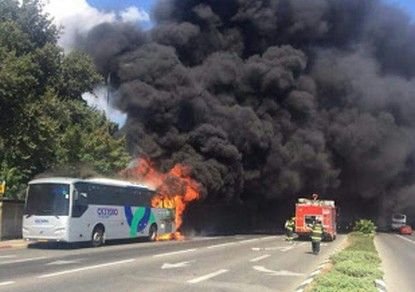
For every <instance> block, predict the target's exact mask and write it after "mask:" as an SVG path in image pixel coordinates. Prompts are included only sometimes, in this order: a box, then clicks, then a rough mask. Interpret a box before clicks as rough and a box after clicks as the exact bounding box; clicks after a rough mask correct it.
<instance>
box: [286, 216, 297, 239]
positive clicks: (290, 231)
mask: <svg viewBox="0 0 415 292" xmlns="http://www.w3.org/2000/svg"><path fill="white" fill-rule="evenodd" d="M284 226H285V232H286V235H287V238H286V239H285V240H287V241H292V240H293V238H294V236H293V235H294V227H295V217H292V218H291V219H287V221H285V225H284Z"/></svg>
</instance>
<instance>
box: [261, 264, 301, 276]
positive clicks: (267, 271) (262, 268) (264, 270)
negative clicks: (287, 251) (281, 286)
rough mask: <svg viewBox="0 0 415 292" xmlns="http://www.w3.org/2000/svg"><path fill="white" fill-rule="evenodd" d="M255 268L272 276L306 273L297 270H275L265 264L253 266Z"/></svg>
mask: <svg viewBox="0 0 415 292" xmlns="http://www.w3.org/2000/svg"><path fill="white" fill-rule="evenodd" d="M253 268H254V270H257V271H259V272H264V273H267V274H269V275H271V276H303V275H304V274H303V273H295V272H290V271H285V270H281V271H273V270H270V269H267V268H265V267H263V266H253Z"/></svg>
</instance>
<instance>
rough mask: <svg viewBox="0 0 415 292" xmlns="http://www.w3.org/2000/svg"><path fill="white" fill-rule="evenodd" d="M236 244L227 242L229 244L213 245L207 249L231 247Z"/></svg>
mask: <svg viewBox="0 0 415 292" xmlns="http://www.w3.org/2000/svg"><path fill="white" fill-rule="evenodd" d="M234 244H236V242H227V243H221V244H215V245H211V246H208V247H207V248H209V249H210V248H217V247H223V246H229V245H234Z"/></svg>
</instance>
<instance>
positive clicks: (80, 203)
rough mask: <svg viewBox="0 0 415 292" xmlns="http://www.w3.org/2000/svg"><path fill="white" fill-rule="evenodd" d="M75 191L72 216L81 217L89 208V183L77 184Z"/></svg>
mask: <svg viewBox="0 0 415 292" xmlns="http://www.w3.org/2000/svg"><path fill="white" fill-rule="evenodd" d="M75 192H76V196H74V201H73V207H72V217H74V218H79V217H81V216H82V214H83V213H85V211H86V209H88V185H87V184H83V183H78V184H75Z"/></svg>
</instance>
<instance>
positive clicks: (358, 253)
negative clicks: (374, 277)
mask: <svg viewBox="0 0 415 292" xmlns="http://www.w3.org/2000/svg"><path fill="white" fill-rule="evenodd" d="M350 259H353V261H354V262H356V263H372V264H380V259H379V257H378V256H377V254H376V253H374V252H368V251H362V250H344V251H341V252H339V253H337V254H335V255H333V256H332V257H331V260H332V261H333V263H338V262H342V261H347V260H350Z"/></svg>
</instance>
